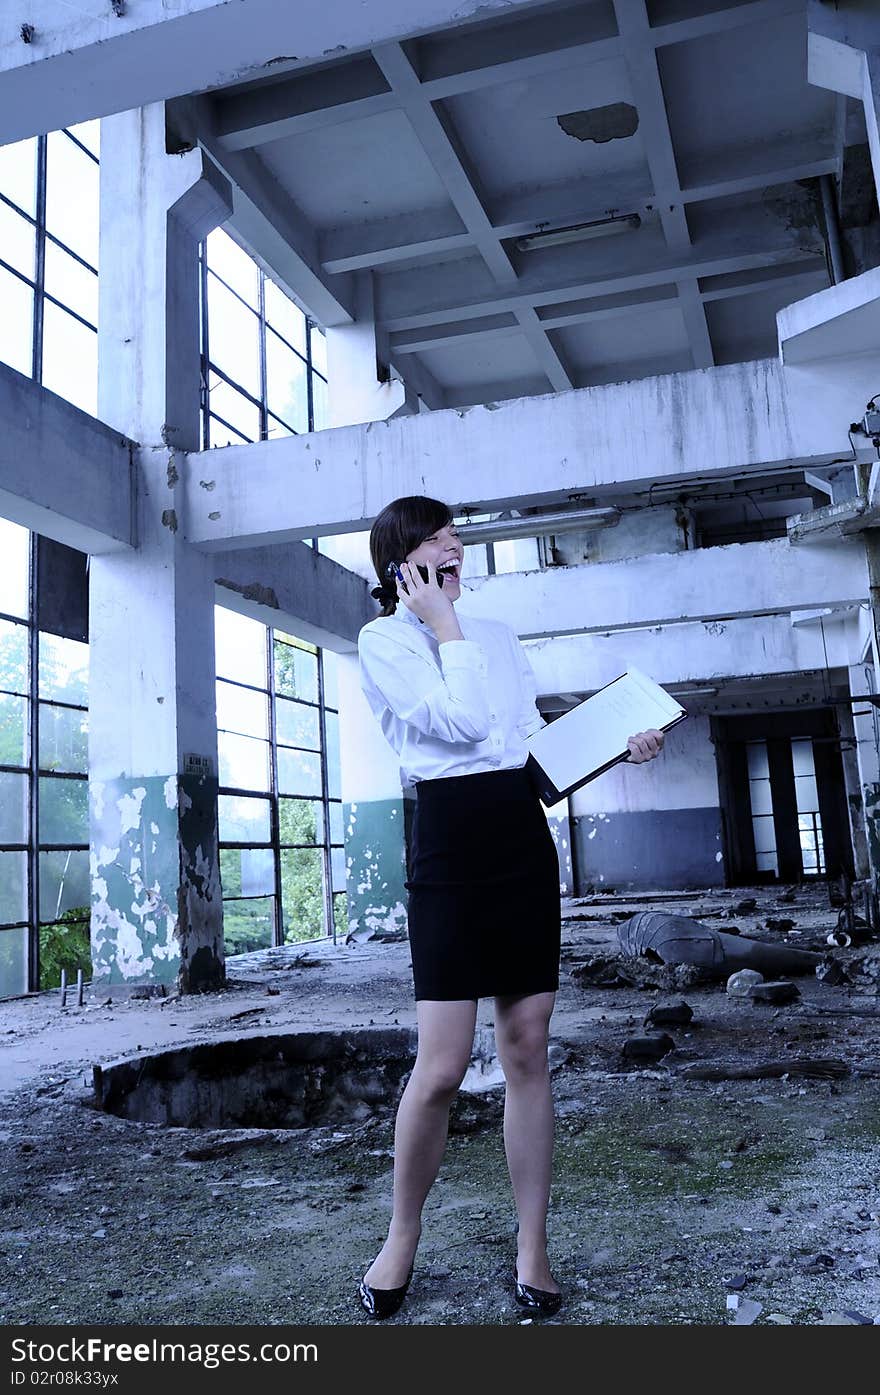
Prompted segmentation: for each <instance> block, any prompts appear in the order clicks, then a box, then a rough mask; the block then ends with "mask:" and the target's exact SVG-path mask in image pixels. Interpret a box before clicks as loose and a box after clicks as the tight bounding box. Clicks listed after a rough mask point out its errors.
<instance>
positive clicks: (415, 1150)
mask: <svg viewBox="0 0 880 1395" xmlns="http://www.w3.org/2000/svg"><path fill="white" fill-rule="evenodd" d="M416 1011H417V1015H418V1024H419V1049H418V1054H417V1056H416V1063H415V1066H414V1067H413V1072H412V1075H411V1076H410V1078H409V1080H408V1081H407V1085H406V1089H405V1090H404V1092H403V1095H402V1097H401V1101H400V1106H399V1108H398V1111H397V1122H396V1124H395V1127H394V1206H393V1212H392V1216H391V1225H390V1226H389V1229H388V1239H387V1240H386V1241H385V1244H384V1245H383V1246H382V1249H381V1250H380V1251H379V1253H378V1255H377V1256H376V1258H375V1260H374V1261H373V1263H372V1264H371V1265H370V1267H369V1269H368V1270H367V1272H366V1274H365V1275H364V1279H365V1281H366V1283H368V1284H369V1285H370V1286H371V1287H372V1288H379V1289H389V1288H399V1287H400V1286H401V1285H402V1284H405V1283H406V1279H407V1275H408V1274H409V1271H410V1268H411V1267H412V1262H413V1257H414V1255H415V1252H416V1247H417V1245H418V1243H419V1234H420V1231H421V1223H422V1207H423V1206H424V1204H425V1198H426V1197H427V1195H428V1192H429V1191H430V1190H431V1186H432V1184H433V1182H434V1179H435V1177H436V1176H437V1173H438V1171H439V1168H440V1162H441V1159H442V1157H443V1152H444V1149H445V1148H446V1134H447V1130H448V1127H449V1106H450V1105H451V1104H452V1101H453V1099H454V1098H455V1094H456V1091H457V1090H458V1087H459V1085H460V1084H461V1082H462V1078H463V1077H464V1073H465V1071H466V1070H467V1067H468V1062H469V1061H470V1058H471V1051H472V1049H473V1042H474V1027H475V1025H476V1020H477V1005H476V1003H475V1002H471V1001H470V1000H467V1001H460V1002H453V1003H438V1002H428V1001H426V1000H424V999H423V1000H421V1001H419V1002H418V1003H417V1004H416Z"/></svg>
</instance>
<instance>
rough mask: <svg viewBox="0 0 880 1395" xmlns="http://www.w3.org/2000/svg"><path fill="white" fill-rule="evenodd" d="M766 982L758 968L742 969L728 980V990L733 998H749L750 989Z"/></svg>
mask: <svg viewBox="0 0 880 1395" xmlns="http://www.w3.org/2000/svg"><path fill="white" fill-rule="evenodd" d="M763 982H764V975H763V974H759V973H758V970H757V969H740V970H738V972H737V973H735V974H731V975H730V978H729V979H728V980H727V991H728V993H729V994H730V996H731V998H747V997H748V996H749V989H750V988H754V987H755V986H756V985H757V984H759V983H763Z"/></svg>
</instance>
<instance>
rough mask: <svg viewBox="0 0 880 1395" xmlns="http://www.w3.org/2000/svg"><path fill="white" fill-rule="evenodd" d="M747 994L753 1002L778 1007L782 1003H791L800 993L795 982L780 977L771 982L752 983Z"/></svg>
mask: <svg viewBox="0 0 880 1395" xmlns="http://www.w3.org/2000/svg"><path fill="white" fill-rule="evenodd" d="M748 996H749V998H750V999H751V1000H752V1002H753V1003H770V1004H772V1005H773V1006H775V1007H778V1006H779V1005H780V1004H782V1003H793V1002H794V1001H795V999H796V998H799V997H800V996H801V995H800V989H799V988H798V986H797V984H796V983H792V982H791V981H790V979H787V978H780V979H776V980H775V982H773V983H753V984H752V986H751V988H750V989H749V991H748Z"/></svg>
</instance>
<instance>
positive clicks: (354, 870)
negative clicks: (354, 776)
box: [343, 797, 407, 935]
mask: <svg viewBox="0 0 880 1395" xmlns="http://www.w3.org/2000/svg"><path fill="white" fill-rule="evenodd" d="M343 817H344V820H345V866H346V876H347V883H348V885H347V891H348V928H349V933H350V934H358V933H366V932H367V931H370V930H372V931H373V933H374V934H381V935H393V934H397V935H400V934H406V903H407V892H406V887H405V885H404V882H405V881H406V847H405V842H404V832H403V798H402V797H401V798H399V799H377V800H358V801H357V802H356V803H351V804H345V805H344V806H343Z"/></svg>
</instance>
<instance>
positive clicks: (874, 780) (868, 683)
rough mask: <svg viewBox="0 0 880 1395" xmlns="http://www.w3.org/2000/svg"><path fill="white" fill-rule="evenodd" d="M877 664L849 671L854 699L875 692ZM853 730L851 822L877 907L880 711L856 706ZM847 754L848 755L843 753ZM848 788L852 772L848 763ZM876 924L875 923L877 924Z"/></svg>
mask: <svg viewBox="0 0 880 1395" xmlns="http://www.w3.org/2000/svg"><path fill="white" fill-rule="evenodd" d="M876 673H877V665H876V663H874V664H871V663H870V662H867V663H862V664H855V665H852V666H851V667H850V670H849V686H850V692H851V693H852V695H853V697H860V696H861V695H862V694H868V693H874V692H876V676H875V675H876ZM852 723H853V730H854V733H855V739H856V761H857V765H858V791H857V792H854V791H852V790H850V789H849V788H848V791H847V792H848V803H849V806H850V819H851V822H852V824H853V825H855V824H857V822H858V820H859V819H861V820H862V827H863V838H862V840H861V841H862V842H863V844H866V847H865V861H866V863H867V866H866V867H865V869H864V871H863V875H865V876H867V877H868V878H869V879H870V881H871V883H872V887H873V900H874V903H875V905H876V899H877V890H878V887H880V710H878V708H876V707H874V706H872V705H871V704H869V703H867V702H866V703H865V704H864V705H861V704H857V705H856V706H854V708H853V715H852ZM844 754H845V753H844ZM844 769H845V770H847V786H848V787H849V770H848V768H847V764H846V762H845V763H844ZM859 843H860V840H859V839H857V836H856V832H855V827H854V829H853V850H854V852H855V860H856V867H857V871H858V864H859V861H861V860H862V859H861V858H860V855H859V854H860V846H859ZM875 923H876V921H875Z"/></svg>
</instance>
